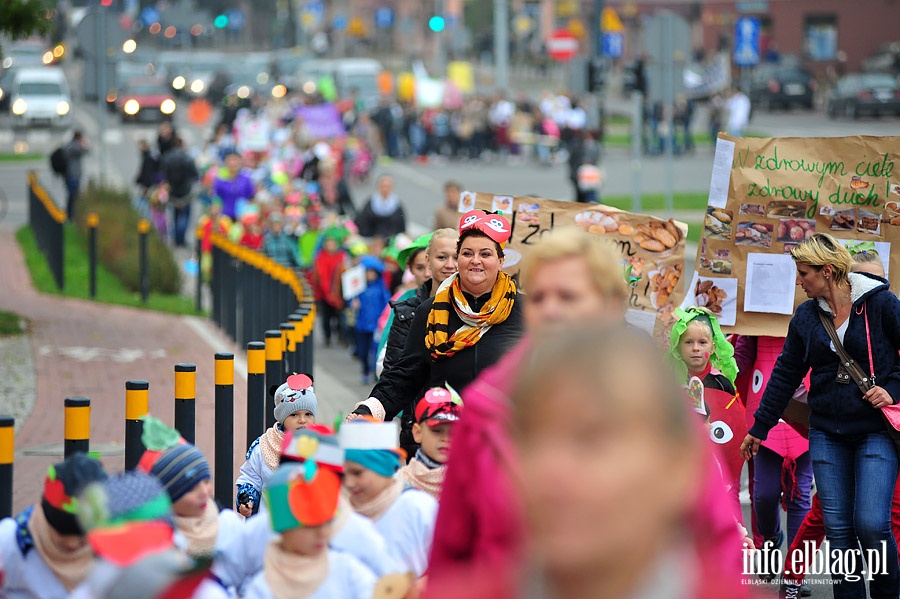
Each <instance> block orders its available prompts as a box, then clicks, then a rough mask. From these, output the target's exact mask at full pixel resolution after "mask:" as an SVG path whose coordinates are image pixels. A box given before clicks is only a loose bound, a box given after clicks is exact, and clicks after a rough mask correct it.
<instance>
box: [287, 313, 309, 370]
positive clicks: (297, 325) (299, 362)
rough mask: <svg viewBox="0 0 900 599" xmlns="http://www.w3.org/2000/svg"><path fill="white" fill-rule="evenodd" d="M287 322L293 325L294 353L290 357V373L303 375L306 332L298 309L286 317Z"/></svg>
mask: <svg viewBox="0 0 900 599" xmlns="http://www.w3.org/2000/svg"><path fill="white" fill-rule="evenodd" d="M288 322H290V323H291V324H292V325H294V353H293V355H292V356H291V358H292V361H291V371H292V372H303V373H305V372H306V371H305V370H303V344H304V342H305V341H306V331H305V322H304V321H303V314H301V313H300V308H298V309H296V310H294V313H293V314H291V315H290V316H288Z"/></svg>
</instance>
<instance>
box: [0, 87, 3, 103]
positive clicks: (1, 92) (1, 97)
mask: <svg viewBox="0 0 900 599" xmlns="http://www.w3.org/2000/svg"><path fill="white" fill-rule="evenodd" d="M2 99H3V88H2V87H0V100H2Z"/></svg>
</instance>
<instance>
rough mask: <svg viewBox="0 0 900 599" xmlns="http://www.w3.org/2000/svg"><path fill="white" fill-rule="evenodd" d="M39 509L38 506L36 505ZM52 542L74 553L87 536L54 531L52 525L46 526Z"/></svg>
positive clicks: (84, 542) (83, 543) (85, 540)
mask: <svg viewBox="0 0 900 599" xmlns="http://www.w3.org/2000/svg"><path fill="white" fill-rule="evenodd" d="M38 509H40V506H38ZM47 528H48V529H49V531H50V538H51V539H52V540H53V544H54V545H56V546H57V547H59V548H60V549H62V550H63V551H66V552H68V553H74V552H76V551H78V550H79V549H81V548H82V547H84V546H85V545H86V544H87V538H86V537H83V536H81V535H64V534H61V533H59V532H57V531H56V529H55V528H53V527H52V526H48V527H47Z"/></svg>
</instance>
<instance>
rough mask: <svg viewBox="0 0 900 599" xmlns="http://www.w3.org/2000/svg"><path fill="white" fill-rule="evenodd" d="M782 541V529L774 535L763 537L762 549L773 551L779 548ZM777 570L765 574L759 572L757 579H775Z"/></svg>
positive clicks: (767, 580) (770, 580)
mask: <svg viewBox="0 0 900 599" xmlns="http://www.w3.org/2000/svg"><path fill="white" fill-rule="evenodd" d="M782 543H784V531H781V532H779V533H778V534H777V535H775V536H774V537H766V538H765V539H763V546H762V550H763V551H775V550H776V549H780V548H781V545H782ZM777 574H778V573H777V572H771V573H767V574H760V575H759V579H760V580H763V581H765V582H772V581H773V580H775V577H776V576H777Z"/></svg>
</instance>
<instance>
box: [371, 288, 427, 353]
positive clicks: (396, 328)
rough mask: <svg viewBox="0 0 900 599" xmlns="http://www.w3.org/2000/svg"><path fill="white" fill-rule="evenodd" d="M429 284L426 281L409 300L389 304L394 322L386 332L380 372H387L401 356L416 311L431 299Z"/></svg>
mask: <svg viewBox="0 0 900 599" xmlns="http://www.w3.org/2000/svg"><path fill="white" fill-rule="evenodd" d="M431 284H432V282H431V279H428V280H427V281H425V283H423V284H422V286H421V287H419V288H418V289H417V290H416V294H415V295H414V296H412V297H411V298H408V299H405V300H403V301H400V300H395V301H392V302H391V308H393V310H394V322H393V323H392V324H391V329H390V330H389V331H388V338H387V344H386V345H385V346H384V367H383V368H382V371H384V370H389V369H390V368H391V367H392V366H393V365H394V364H396V363H397V361H398V360H399V359H400V356H401V355H402V354H403V346H404V345H406V338H407V336H409V327H410V326H411V325H412V321H413V317H414V316H415V315H416V310H418V308H419V306H421V305H422V302H424V301H425V300H427V299H428V298H429V297H431Z"/></svg>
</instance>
